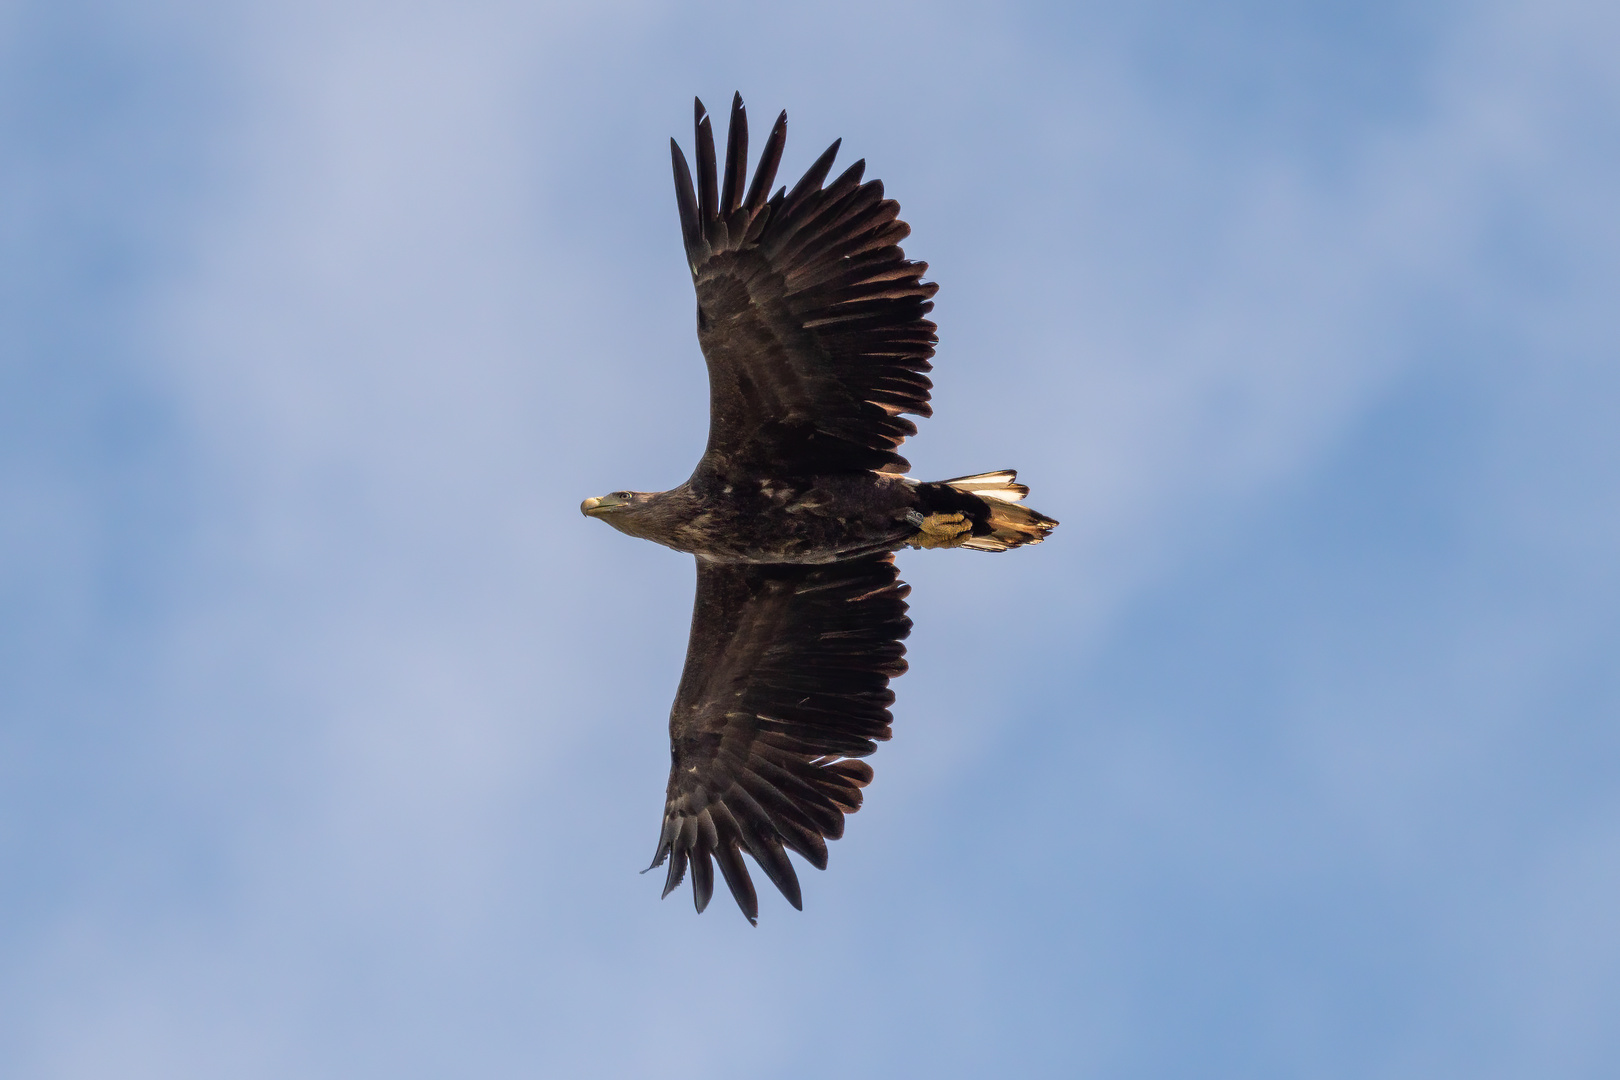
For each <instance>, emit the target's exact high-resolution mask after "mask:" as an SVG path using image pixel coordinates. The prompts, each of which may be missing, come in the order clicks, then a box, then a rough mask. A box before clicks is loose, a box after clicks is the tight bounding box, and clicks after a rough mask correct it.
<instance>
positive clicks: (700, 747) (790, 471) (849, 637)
mask: <svg viewBox="0 0 1620 1080" xmlns="http://www.w3.org/2000/svg"><path fill="white" fill-rule="evenodd" d="M695 105H696V121H695V124H696V138H695V149H696V153H697V184H696V187H695V188H694V186H693V183H692V180H693V178H692V172H691V170H690V169H689V168H688V166H687V162H686V156H685V155H684V154H683V153H681V148H680V145H679V144H678V143H677V142H676V141H675V140H674V139H671V140H670V156H671V158H672V159H673V163H674V169H675V201H676V204H677V206H678V208H679V210H680V218H681V237H682V239H683V240H684V241H685V246H686V263H687V266H688V267H689V268H690V269H691V271H692V283H693V285H694V286H695V287H696V289H697V332H698V343H699V345H700V346H701V347H702V349H703V358H704V360H705V362H706V363H707V364H708V369H709V440H708V445H707V446H706V447H705V448H704V451H703V457H702V458H701V459H700V460H699V461H698V464H697V468H696V469H694V470H693V471H692V475H691V477H690V478H689V479H688V480H687V481H686V482H685V483H684V484H681V485H680V486H679V487H676V488H672V489H671V490H669V491H659V492H644V491H615V492H613V493H611V494H609V495H602V496H599V497H597V498H592V499H586V500H585V501H584V502H583V503H582V504H581V505H580V510H581V511H582V512H583V513H585V514H586V515H588V516H590V517H594V518H599V519H600V520H602V521H605V522H607V523H608V524H609V525H611V526H613V527H614V528H615V529H618V530H619V531H620V532H623V533H627V534H629V535H630V536H637V537H641V538H643V539H646V540H653V541H655V542H657V543H660V544H664V545H665V546H667V547H671V548H674V549H675V550H677V551H684V552H689V553H691V554H692V555H695V556H696V557H697V597H696V600H695V602H694V605H693V609H692V632H691V638H690V640H689V643H688V645H687V651H686V665H685V668H684V670H683V671H682V672H681V683H680V688H679V689H678V690H677V691H676V694H675V704H674V706H673V707H672V708H671V710H670V715H669V743H670V770H669V787H668V789H667V792H666V796H665V803H664V820H663V828H662V830H661V832H660V833H659V837H658V850H657V852H656V854H655V855H654V857H653V863H652V866H650V867H648V869H649V870H650V869H652V868H653V867H656V866H660V865H662V864H663V863H664V862H665V860H666V859H667V860H668V862H669V870H668V874H667V876H666V877H665V881H664V892H663V895H664V896H668V895H669V894H670V893H671V892H673V891H674V890H675V889H676V888H677V887H678V886H679V885H680V884H681V881H682V879H683V878H684V877H685V875H686V871H687V869H688V868H689V867H690V869H691V871H692V893H693V900H694V901H695V903H696V905H697V910H698V911H700V912H701V911H703V909H704V908H705V907H707V906H708V903H709V900H710V898H711V897H712V895H713V893H714V867H713V865H712V863H711V861H710V860H711V859H713V861H714V862H718V863H719V865H720V873H721V875H722V876H724V878H725V881H726V885H727V886H728V887H729V888H730V890H731V895H732V897H733V898H734V899H735V900H736V901H737V906H738V907H740V908H741V909H742V912H743V914H744V915H745V916H747V918H748V921H749V922H751V923H752V922H755V921H756V920H757V917H758V915H759V899H758V897H757V895H756V894H755V892H754V884H753V880H752V879H751V878H750V877H749V873H748V868H747V866H746V865H745V864H744V862H743V859H742V855H743V853H744V852H747V853H748V855H749V856H751V857H752V858H753V860H754V862H755V863H757V864H758V866H759V868H760V869H761V870H763V871H764V873H765V876H766V877H768V878H769V879H770V880H771V883H772V884H774V885H775V886H776V887H777V888H778V889H779V890H781V892H782V895H783V896H785V897H786V898H787V900H788V902H789V903H791V904H792V905H793V906H794V907H795V908H800V907H802V898H801V895H800V890H799V880H798V875H797V874H796V873H795V871H794V869H793V863H792V862H790V861H789V859H788V857H787V851H788V850H792V851H795V852H797V853H798V854H799V855H800V856H802V857H803V858H804V859H805V860H806V861H808V862H809V863H810V864H811V865H813V866H815V867H816V868H817V869H826V866H827V841H828V840H836V839H838V838H839V837H840V836H842V835H843V832H844V817H845V815H847V814H852V813H854V812H855V811H856V810H858V809H859V808H860V805H861V790H862V789H863V788H864V787H865V786H866V785H867V784H868V783H869V782H870V781H871V779H872V768H871V766H870V765H868V764H867V763H866V762H865V761H864V760H863V759H864V758H866V757H867V756H869V755H870V754H871V753H872V752H873V751H875V750H876V749H877V743H879V742H882V741H884V740H887V739H888V738H889V736H890V730H889V726H890V724H891V722H892V720H893V717H892V716H891V714H890V712H889V706H890V705H891V704H893V702H894V692H893V691H892V690H890V689H889V680H890V679H892V678H894V677H896V676H898V675H900V674H901V673H902V672H904V671H905V670H906V662H905V659H904V656H905V647H904V646H903V645H902V644H901V641H902V640H904V638H905V637H906V635H907V634H909V633H910V632H911V620H910V619H909V618H907V617H906V602H905V598H906V595H907V593H908V592H909V591H910V588H909V586H907V585H906V584H905V583H904V582H902V581H900V580H899V576H898V572H897V571H896V569H895V565H894V552H895V551H896V550H898V549H900V548H903V547H912V548H955V547H960V548H970V549H972V550H975V551H1006V550H1007V549H1008V548H1013V547H1020V546H1022V545H1025V544H1038V543H1040V542H1041V541H1042V540H1044V539H1045V538H1046V536H1047V534H1048V533H1049V532H1051V530H1052V529H1053V527H1054V526H1056V525H1057V522H1056V521H1053V520H1052V519H1051V518H1049V517H1046V516H1045V515H1043V514H1040V513H1037V512H1036V511H1034V510H1032V509H1030V508H1029V507H1027V506H1024V505H1023V504H1022V503H1021V501H1020V500H1022V499H1023V497H1024V496H1025V495H1027V494H1028V493H1029V489H1028V488H1026V487H1024V486H1023V485H1022V484H1019V483H1017V482H1016V480H1017V475H1016V474H1015V473H1014V472H1013V471H1012V470H1011V469H1007V470H1002V471H999V472H990V473H983V474H981V475H978V476H964V477H959V478H957V479H955V480H945V481H941V482H938V483H924V482H921V481H918V480H914V479H912V478H911V477H909V476H906V475H905V473H906V472H907V471H909V470H910V468H911V466H910V465H909V464H908V463H907V461H906V459H905V458H903V457H901V456H900V455H899V453H897V449H898V448H899V446H900V444H901V442H903V441H904V440H905V439H906V437H907V436H910V435H915V434H916V433H917V426H916V425H915V424H913V423H912V422H911V421H910V420H907V419H906V418H905V417H904V416H903V415H902V414H905V413H910V414H912V415H915V416H928V415H930V413H931V411H932V410H931V409H930V408H929V404H928V395H929V390H930V389H931V388H932V386H933V384H932V383H931V382H930V381H929V379H928V376H927V375H926V374H925V373H926V372H928V371H929V370H931V369H932V366H933V365H932V364H930V363H929V360H930V358H931V357H932V356H933V355H934V345H935V343H936V342H937V341H938V338H937V337H936V336H935V333H934V331H935V326H934V324H933V323H932V322H930V321H929V320H928V319H926V318H924V316H925V315H927V314H928V313H929V311H930V310H932V308H933V306H934V305H933V302H932V300H931V299H930V298H931V297H932V296H933V295H934V293H935V291H936V290H937V288H938V286H936V285H935V284H934V283H932V282H927V281H923V280H922V276H923V274H924V273H926V272H927V270H928V264H927V263H922V262H912V261H908V260H907V259H906V256H905V252H904V251H902V250H901V249H900V241H901V240H903V239H905V238H906V236H908V235H909V234H910V232H911V229H910V227H909V226H908V225H906V223H905V222H903V221H901V220H900V218H899V212H900V206H899V204H898V203H896V202H894V201H893V200H891V199H885V198H884V197H883V184H882V182H881V181H878V180H868V181H866V182H864V183H863V182H862V176H863V175H864V173H865V168H866V163H865V161H857V162H856V163H855V164H854V165H851V166H850V167H849V168H848V169H846V170H845V171H844V172H843V173H842V174H841V175H839V176H838V177H837V179H835V180H833V181H832V183H830V184H828V183H826V179H827V175H828V173H829V172H830V171H831V169H832V163H833V159H834V157H835V156H836V155H837V153H838V147H839V143H838V142H834V143H833V144H832V146H830V147H828V148H827V151H826V152H825V153H823V154H822V155H821V157H819V158H817V159H816V161H815V164H813V165H811V166H810V169H809V171H807V172H806V173H805V174H804V176H803V178H802V179H800V180H799V182H798V183H797V184H795V185H794V186H793V190H791V191H789V190H787V188H786V187H785V186H784V187H782V188H781V189H779V190H778V191H777V192H776V193H775V194H774V195H772V194H770V190H771V186H772V185H773V184H774V183H775V179H776V169H777V166H778V165H779V164H780V163H781V160H782V148H783V146H784V144H785V143H786V141H787V113H786V112H784V113H782V114H781V115H780V116H779V117H777V119H776V124H775V125H774V126H773V127H772V128H771V133H770V136H769V137H768V138H767V139H766V140H765V148H764V150H763V152H762V153H761V154H760V158H759V163H758V165H757V166H756V167H755V169H754V177H753V181H752V182H751V183H750V182H749V180H748V118H747V114H746V113H745V111H744V109H743V103H742V96H741V95H737V96H736V97H735V98H733V100H732V103H731V122H730V126H729V130H728V132H727V138H726V157H725V168H724V170H723V171H720V170H718V169H717V167H716V158H715V147H714V133H713V130H712V128H711V126H710V123H709V116H708V113H707V111H706V110H705V109H704V107H703V102H701V101H697V102H696V103H695Z"/></svg>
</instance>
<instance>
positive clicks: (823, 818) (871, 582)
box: [648, 555, 911, 922]
mask: <svg viewBox="0 0 1620 1080" xmlns="http://www.w3.org/2000/svg"><path fill="white" fill-rule="evenodd" d="M698 590H699V596H698V602H697V604H696V605H695V614H694V619H693V630H692V643H691V646H690V648H689V651H688V657H687V671H686V673H685V674H683V676H682V680H681V689H680V691H679V692H678V694H677V696H676V702H675V707H674V709H672V710H671V716H670V742H671V764H670V778H669V789H668V792H667V796H666V801H665V810H664V821H663V827H662V830H661V832H660V835H659V840H658V848H657V852H656V854H655V855H654V858H653V862H652V866H650V867H648V869H649V870H650V869H652V867H656V866H660V865H662V864H663V863H664V861H665V860H666V858H667V859H668V860H669V870H668V873H667V874H666V876H665V880H664V891H663V895H664V896H668V895H669V894H670V893H671V892H673V891H674V890H675V889H676V888H677V887H678V886H679V885H680V884H681V881H682V879H683V878H684V876H685V874H686V870H687V867H688V866H690V867H691V869H692V893H693V901H694V903H695V905H696V907H697V910H698V911H700V912H701V911H703V910H704V909H705V908H706V907H707V906H708V904H709V900H710V898H711V896H712V895H713V892H714V870H713V867H712V865H711V863H710V856H713V857H714V860H715V861H716V862H718V863H719V865H720V872H721V874H722V876H723V877H724V878H725V881H726V885H727V886H728V888H729V889H730V891H731V895H732V897H733V898H734V899H735V900H736V902H737V906H738V907H739V908H741V909H742V912H743V914H744V915H745V916H746V917H747V918H748V921H749V922H755V921H756V920H757V918H758V915H759V900H758V897H757V895H756V894H755V891H754V885H753V881H752V879H751V878H750V876H749V874H748V869H747V867H746V865H745V864H744V862H743V859H742V853H743V852H747V853H748V854H749V855H750V856H751V857H752V858H753V859H754V861H755V862H756V863H757V864H758V865H759V867H760V869H762V870H763V871H764V872H765V876H766V877H768V878H769V879H770V880H771V883H772V884H774V885H775V886H776V887H777V889H779V890H780V891H781V893H782V895H783V896H784V897H786V898H787V900H788V902H789V903H791V904H792V905H793V906H794V907H795V908H799V907H802V897H801V894H800V889H799V880H798V875H797V874H796V873H795V871H794V869H793V864H792V863H791V862H790V861H789V860H788V858H787V854H786V850H788V849H791V850H793V851H796V852H798V853H799V855H801V856H803V857H804V859H805V860H806V861H808V862H809V863H810V864H811V865H812V866H814V867H816V868H817V869H818V870H824V869H826V866H827V843H826V841H827V840H836V839H838V838H839V837H840V836H842V835H843V833H844V818H845V816H846V815H848V814H852V813H854V812H855V811H856V810H858V809H859V808H860V806H861V799H862V791H861V789H862V788H864V787H865V786H866V785H867V784H868V783H869V782H870V781H871V779H872V769H871V766H869V765H867V764H866V762H864V761H860V760H855V759H858V758H862V757H865V756H867V755H869V754H871V753H872V752H873V751H874V750H875V749H876V748H877V746H876V744H877V742H880V741H884V740H887V739H888V738H889V735H890V728H889V725H890V723H891V721H892V716H891V714H890V712H889V709H888V706H889V705H891V704H893V702H894V693H893V692H892V691H891V690H890V689H889V688H888V683H889V680H890V679H891V678H893V677H895V676H898V675H900V674H901V673H903V672H904V671H905V670H906V662H905V659H904V656H905V646H904V645H902V644H901V641H902V640H903V639H904V638H905V637H906V636H907V635H908V634H909V633H910V632H911V620H910V619H909V618H907V617H906V603H905V597H906V595H907V593H909V591H910V588H909V586H907V585H906V584H905V583H903V582H901V581H899V580H898V575H897V571H896V569H895V566H894V561H893V558H892V557H891V556H887V555H885V556H880V557H873V558H867V559H858V560H852V561H850V562H844V563H834V564H829V565H824V566H747V567H744V566H712V565H708V564H705V563H702V562H701V561H700V562H699V580H698Z"/></svg>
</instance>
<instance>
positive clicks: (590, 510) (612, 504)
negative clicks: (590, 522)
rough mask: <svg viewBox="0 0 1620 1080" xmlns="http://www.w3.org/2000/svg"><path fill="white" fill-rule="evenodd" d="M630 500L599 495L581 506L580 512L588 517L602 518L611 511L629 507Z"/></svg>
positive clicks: (615, 496)
mask: <svg viewBox="0 0 1620 1080" xmlns="http://www.w3.org/2000/svg"><path fill="white" fill-rule="evenodd" d="M629 505H630V500H629V499H626V498H624V497H622V496H619V495H599V496H596V497H594V498H590V499H586V500H585V501H584V502H582V503H580V504H579V512H580V513H582V514H584V515H585V516H586V517H601V516H602V515H603V514H605V513H606V512H607V511H609V510H617V509H618V508H619V507H621V506H629Z"/></svg>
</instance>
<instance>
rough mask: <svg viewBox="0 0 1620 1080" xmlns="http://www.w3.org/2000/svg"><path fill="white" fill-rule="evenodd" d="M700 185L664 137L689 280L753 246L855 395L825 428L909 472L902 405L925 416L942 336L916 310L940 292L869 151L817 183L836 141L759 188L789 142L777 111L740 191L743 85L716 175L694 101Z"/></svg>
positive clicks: (868, 458)
mask: <svg viewBox="0 0 1620 1080" xmlns="http://www.w3.org/2000/svg"><path fill="white" fill-rule="evenodd" d="M694 134H695V149H696V154H697V165H698V174H697V185H696V187H695V188H694V185H693V178H692V173H691V170H690V169H689V168H688V166H687V162H686V157H685V155H684V154H683V153H682V152H681V148H680V145H679V143H677V142H676V141H675V140H674V139H671V140H670V158H671V163H672V167H673V170H674V179H675V198H676V205H677V208H678V210H679V213H680V219H681V234H682V238H683V241H684V244H685V248H686V258H687V264H688V266H689V268H690V269H691V271H692V275H693V279H694V281H696V280H697V279H698V277H699V274H700V271H701V269H702V268H703V267H704V265H705V264H706V263H708V262H709V261H710V260H711V259H713V258H715V256H717V255H721V254H724V253H726V252H731V251H738V252H740V251H743V250H746V249H754V250H756V251H757V252H758V253H759V254H760V255H761V256H762V257H763V263H762V265H763V267H765V268H768V270H769V272H771V273H773V274H779V275H781V286H780V287H781V288H783V289H785V293H784V295H783V297H782V299H783V302H784V303H785V305H786V307H787V309H788V310H789V311H790V312H791V313H792V315H793V316H794V318H795V320H796V322H797V327H798V328H799V329H802V330H804V331H808V332H810V333H812V334H813V335H814V336H815V338H816V340H817V342H818V343H819V345H820V351H821V353H822V354H823V357H822V359H823V360H824V361H825V362H828V363H830V365H831V368H832V374H833V376H834V378H835V380H836V381H837V383H838V384H839V385H841V386H842V387H843V388H844V390H845V391H846V392H847V394H848V396H849V398H850V399H851V400H850V402H849V403H848V404H849V405H850V406H851V408H849V410H848V411H849V415H847V416H835V417H830V418H828V421H829V426H830V430H829V431H828V432H827V434H829V435H831V436H833V437H835V438H837V439H842V440H845V441H848V442H849V443H851V444H853V445H856V446H861V447H864V448H866V449H867V450H868V451H870V452H871V453H868V454H866V455H860V454H856V455H855V456H856V457H857V458H864V459H865V460H864V461H863V465H864V466H865V467H871V468H876V469H879V470H880V471H884V472H905V471H907V470H908V469H909V465H908V464H907V463H906V461H905V459H904V458H902V457H900V455H899V454H898V453H897V452H896V448H897V447H898V446H899V445H900V443H901V442H903V441H904V440H905V439H907V438H908V437H910V436H912V435H915V434H916V433H917V427H916V425H915V424H914V423H912V422H911V421H910V420H907V419H904V418H903V417H902V416H901V415H900V414H902V413H911V414H913V415H917V416H930V415H932V412H933V410H932V408H931V406H930V405H929V395H930V392H931V391H932V389H933V384H932V382H931V381H930V380H929V378H928V376H927V374H926V372H928V371H930V370H931V369H932V367H933V365H932V363H931V360H932V358H933V355H934V346H935V344H936V343H937V342H938V337H937V336H936V330H937V328H936V327H935V325H934V323H933V322H931V321H929V320H928V319H926V318H924V317H923V316H925V315H927V314H928V313H929V311H931V310H932V308H933V306H934V305H933V301H932V297H933V296H934V294H935V293H936V292H937V291H938V286H937V285H936V284H934V283H933V282H925V281H923V280H922V275H923V274H925V273H927V271H928V264H927V263H925V262H913V261H908V260H907V259H906V257H905V252H904V250H902V248H901V247H900V241H902V240H904V239H905V238H906V237H907V236H909V235H910V233H911V227H910V226H909V225H907V224H906V223H905V222H904V221H901V220H899V213H900V204H899V203H897V202H895V201H894V200H892V199H885V198H884V197H883V182H882V181H881V180H872V181H869V182H867V183H862V182H861V181H862V176H863V175H864V173H865V169H866V162H865V160H864V159H863V160H861V161H857V162H855V164H853V165H851V166H850V167H849V168H848V169H846V170H845V171H844V172H843V173H842V174H841V175H840V176H838V177H837V178H836V179H835V180H833V182H832V183H831V184H827V185H826V186H825V187H823V184H824V183H825V181H826V179H827V176H828V174H829V173H830V172H831V170H832V164H833V160H834V159H835V158H836V157H837V155H838V149H839V147H840V145H841V143H842V140H835V141H834V142H833V144H832V145H831V146H829V147H828V148H827V149H826V151H824V152H823V153H822V155H821V156H820V157H819V158H817V159H816V161H815V163H814V164H812V165H811V166H810V168H809V169H808V170H807V171H806V172H805V174H804V176H803V177H802V178H801V179H800V180H799V182H798V183H797V184H795V185H794V186H793V189H792V190H791V191H788V190H787V189H786V187H785V186H784V187H783V188H780V189H778V190H777V192H776V194H775V195H774V196H772V197H771V198H769V199H767V198H766V192H767V191H769V189H770V187H771V185H772V184H774V183H775V180H776V172H777V168H778V166H779V165H780V164H781V160H782V150H783V147H784V146H785V144H786V142H787V113H786V112H785V111H784V112H783V113H781V114H780V115H779V116H778V117H777V118H776V123H775V124H774V125H773V126H772V127H771V133H770V136H769V137H768V138H767V139H766V143H765V148H764V150H763V151H762V152H761V154H760V159H759V165H758V167H757V168H756V170H755V173H754V180H753V183H752V184H751V185H750V186H749V188H748V191H747V194H746V195H744V194H743V193H742V182H743V178H744V177H745V175H746V173H747V154H748V118H747V113H746V111H745V109H744V108H743V103H742V95H741V94H738V95H735V96H734V97H733V98H732V103H731V119H730V124H729V128H728V133H727V140H726V161H725V172H724V182H723V183H721V182H720V179H719V173H718V171H717V165H718V163H717V161H716V158H715V147H714V133H713V130H712V127H711V124H710V121H709V115H708V112H707V110H706V109H704V107H703V103H702V101H700V100H696V99H694Z"/></svg>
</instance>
